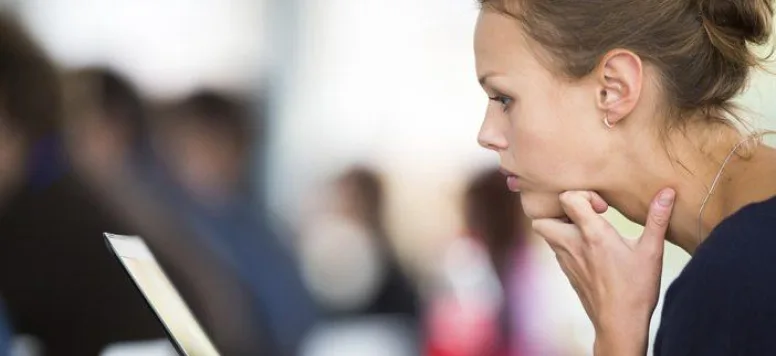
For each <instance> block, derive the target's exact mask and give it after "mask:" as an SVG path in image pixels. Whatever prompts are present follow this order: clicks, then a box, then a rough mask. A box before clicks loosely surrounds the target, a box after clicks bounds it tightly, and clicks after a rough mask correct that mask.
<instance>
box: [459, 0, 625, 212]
mask: <svg viewBox="0 0 776 356" xmlns="http://www.w3.org/2000/svg"><path fill="white" fill-rule="evenodd" d="M474 49H475V56H476V65H477V75H478V77H479V78H480V82H481V83H482V87H483V89H484V90H485V92H486V93H487V95H488V97H489V98H490V100H489V101H488V106H487V111H486V114H485V120H484V122H483V125H482V128H481V130H480V133H479V137H478V140H479V142H480V144H481V145H482V146H483V147H485V148H488V149H490V150H493V151H495V152H497V153H498V154H499V157H500V160H501V165H502V168H503V169H504V170H506V171H509V172H510V174H512V175H514V176H516V177H517V178H516V180H514V181H513V182H512V183H516V184H512V186H511V187H512V188H516V189H519V190H520V192H521V199H522V204H523V208H524V210H525V213H526V215H527V216H528V217H530V218H532V219H537V218H552V217H562V216H564V215H565V214H564V213H563V211H562V209H561V207H560V203H559V201H558V196H559V194H560V193H562V192H564V191H567V190H597V189H600V188H603V187H602V186H605V184H606V181H607V178H606V177H607V176H611V172H609V171H608V170H611V167H610V166H609V164H607V162H609V160H607V157H608V156H609V157H610V155H611V154H614V153H616V150H615V149H614V147H613V142H612V141H611V140H612V139H611V138H610V136H611V135H607V132H608V129H607V127H606V126H605V125H604V123H603V119H604V113H603V112H602V111H601V110H600V109H599V107H598V106H597V104H596V103H597V100H598V98H599V95H600V94H601V89H602V88H601V87H600V86H599V85H598V82H597V81H596V80H594V79H591V78H583V79H581V80H568V79H564V78H561V77H560V76H558V75H556V74H555V73H554V72H551V71H550V70H549V69H548V67H549V66H547V63H549V62H548V61H547V60H546V59H545V56H544V55H540V54H539V53H541V52H540V51H537V49H538V45H537V44H536V43H535V42H532V41H530V40H528V39H526V37H524V32H523V30H522V29H521V27H520V24H519V23H518V22H517V21H516V20H515V19H513V18H511V17H508V16H505V15H502V14H500V13H497V12H495V11H491V10H487V9H485V10H483V11H482V12H481V14H480V18H479V21H478V23H477V28H476V32H475V43H474ZM591 77H592V76H591Z"/></svg>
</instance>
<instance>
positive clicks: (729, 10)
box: [699, 0, 773, 44]
mask: <svg viewBox="0 0 776 356" xmlns="http://www.w3.org/2000/svg"><path fill="white" fill-rule="evenodd" d="M699 7H700V14H701V17H702V18H703V21H704V26H706V27H707V30H708V31H709V32H710V35H711V36H712V37H715V35H717V36H716V37H721V38H718V40H726V41H735V40H736V39H737V40H739V41H741V40H743V41H745V42H749V43H753V44H765V43H766V42H768V40H769V39H770V36H771V32H772V31H773V24H772V20H773V0H699ZM709 25H711V27H712V28H709ZM715 44H716V43H715Z"/></svg>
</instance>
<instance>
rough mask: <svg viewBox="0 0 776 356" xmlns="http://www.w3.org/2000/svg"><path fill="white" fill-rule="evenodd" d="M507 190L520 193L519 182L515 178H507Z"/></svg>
mask: <svg viewBox="0 0 776 356" xmlns="http://www.w3.org/2000/svg"><path fill="white" fill-rule="evenodd" d="M507 188H509V190H510V191H513V192H515V193H518V192H520V180H518V178H517V177H516V176H507Z"/></svg>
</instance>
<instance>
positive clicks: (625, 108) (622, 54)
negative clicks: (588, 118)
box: [597, 50, 643, 124]
mask: <svg viewBox="0 0 776 356" xmlns="http://www.w3.org/2000/svg"><path fill="white" fill-rule="evenodd" d="M598 73H599V84H600V86H599V88H600V90H599V95H598V99H597V101H598V107H599V109H600V110H602V111H603V112H606V113H607V115H608V117H609V122H611V123H612V124H616V123H617V122H619V121H622V120H623V119H625V118H626V117H627V116H628V115H629V114H630V113H631V112H632V111H633V110H634V109H635V107H636V104H637V103H638V101H639V97H640V95H641V86H642V81H643V71H642V62H641V58H640V57H639V56H638V55H636V54H635V53H633V52H631V51H627V50H613V51H611V52H609V53H607V54H606V56H604V58H603V59H602V60H601V64H600V66H599V70H598Z"/></svg>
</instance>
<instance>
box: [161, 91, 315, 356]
mask: <svg viewBox="0 0 776 356" xmlns="http://www.w3.org/2000/svg"><path fill="white" fill-rule="evenodd" d="M259 116H262V115H259ZM260 118H261V117H259V118H256V117H252V115H251V113H250V111H249V110H248V105H247V103H246V102H245V101H242V100H239V99H235V98H233V97H231V96H228V95H225V94H222V93H219V92H215V91H211V90H201V91H198V92H196V93H194V94H192V95H191V96H189V97H188V98H186V99H184V100H183V101H182V102H180V103H177V104H174V105H173V106H171V107H168V108H166V109H164V110H162V114H161V116H160V117H159V121H158V122H157V123H156V125H155V135H154V139H153V145H152V146H153V148H154V156H155V157H156V158H158V162H157V163H158V164H159V166H157V169H156V172H153V173H154V174H152V175H153V178H152V181H153V182H155V188H156V189H155V191H156V194H155V195H156V196H158V197H161V198H162V199H163V200H164V201H165V202H166V204H167V205H169V207H170V210H172V211H174V212H175V215H176V217H177V218H178V219H180V220H181V222H182V223H183V225H184V226H185V227H186V228H187V229H188V230H189V231H191V234H192V238H191V242H192V243H195V244H199V245H201V246H203V247H204V248H205V249H206V250H207V251H210V252H211V253H212V254H213V256H214V258H215V259H217V263H219V264H221V265H223V266H224V268H225V269H226V271H227V272H228V273H229V274H230V275H232V276H234V277H235V278H236V279H237V281H238V283H239V287H240V290H241V292H240V293H241V295H242V296H243V297H244V298H245V299H246V300H247V303H248V304H249V305H248V310H245V313H244V314H245V316H248V317H249V319H250V320H248V321H249V322H251V323H252V326H251V327H252V328H254V329H256V330H257V331H256V332H255V333H254V335H255V337H254V338H255V339H261V343H262V344H261V345H260V346H257V347H259V348H260V349H261V352H262V354H267V355H269V354H272V355H292V354H295V353H296V351H297V348H298V346H299V345H300V344H301V342H302V341H303V339H304V337H305V336H306V334H307V332H308V330H309V329H310V328H311V327H312V326H313V323H314V322H315V319H316V314H317V313H316V310H315V308H314V305H313V303H312V300H311V298H310V296H309V295H308V293H307V290H306V289H305V288H304V286H303V284H302V281H301V276H300V274H299V271H298V269H297V263H296V261H294V259H293V258H292V257H293V256H292V255H291V253H290V251H288V250H287V249H285V248H284V246H283V244H282V240H283V239H289V238H290V237H289V236H287V234H286V233H284V232H283V230H282V229H280V228H278V226H276V225H275V224H274V221H273V220H272V219H270V218H269V216H268V215H267V214H266V213H265V212H264V211H262V209H260V202H258V201H257V198H256V197H255V196H254V195H252V194H251V192H252V190H251V188H250V187H251V183H252V182H251V180H252V177H251V173H252V171H251V170H250V169H249V168H250V167H251V165H250V162H251V158H252V153H253V152H254V147H255V145H256V144H258V143H257V142H255V141H256V140H255V137H256V136H255V133H256V132H257V130H256V129H255V125H256V122H259V123H260V122H261V121H260V120H259V119H260ZM183 288H184V289H190V287H185V286H184V287H183ZM206 328H207V327H206ZM254 353H255V352H254Z"/></svg>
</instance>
